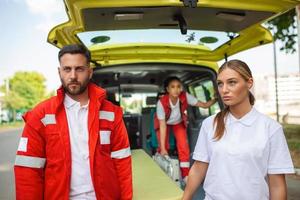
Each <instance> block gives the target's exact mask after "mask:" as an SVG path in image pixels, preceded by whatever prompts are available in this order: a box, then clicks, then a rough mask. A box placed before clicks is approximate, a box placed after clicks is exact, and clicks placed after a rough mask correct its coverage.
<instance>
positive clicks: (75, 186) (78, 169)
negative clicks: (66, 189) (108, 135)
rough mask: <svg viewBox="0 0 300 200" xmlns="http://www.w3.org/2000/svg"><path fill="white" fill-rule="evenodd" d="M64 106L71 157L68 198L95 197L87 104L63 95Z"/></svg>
mask: <svg viewBox="0 0 300 200" xmlns="http://www.w3.org/2000/svg"><path fill="white" fill-rule="evenodd" d="M64 106H65V110H66V114H67V119H68V127H69V135H70V144H71V157H72V166H71V169H72V171H71V188H70V199H71V200H72V199H80V198H81V197H85V198H84V199H96V197H95V193H94V186H93V183H92V178H91V172H90V163H89V145H88V140H89V137H88V104H87V105H84V106H80V102H77V101H75V100H73V99H72V98H70V97H69V96H68V95H65V99H64ZM88 197H89V198H88Z"/></svg>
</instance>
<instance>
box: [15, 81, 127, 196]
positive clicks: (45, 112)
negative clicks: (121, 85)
mask: <svg viewBox="0 0 300 200" xmlns="http://www.w3.org/2000/svg"><path fill="white" fill-rule="evenodd" d="M88 90H89V97H90V102H89V113H88V130H89V155H90V168H91V177H92V181H93V185H94V189H95V193H96V196H97V199H101V200H102V199H105V200H116V199H124V200H125V199H132V172H131V154H130V146H129V140H128V135H127V131H126V128H125V125H124V122H123V118H122V116H123V113H122V110H121V108H120V107H118V106H115V105H113V104H112V103H111V102H109V101H107V100H106V99H105V90H103V89H101V88H99V87H97V86H96V85H94V84H89V86H88ZM64 95H65V94H64V91H63V89H62V88H60V89H59V90H58V91H57V96H55V97H52V98H50V99H48V100H46V101H44V102H42V103H40V104H39V105H38V106H36V107H35V108H34V109H33V110H32V111H29V112H27V113H26V114H25V116H24V121H25V127H24V130H23V133H22V137H21V140H20V143H19V147H18V151H17V156H16V161H15V167H14V168H15V182H16V199H18V200H21V199H24V200H32V199H49V200H56V199H62V200H67V199H69V193H70V180H71V148H70V138H69V131H68V124H67V123H68V122H67V117H66V112H65V108H64V104H63V100H64Z"/></svg>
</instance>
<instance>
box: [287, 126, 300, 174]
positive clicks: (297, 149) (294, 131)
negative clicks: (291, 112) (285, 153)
mask: <svg viewBox="0 0 300 200" xmlns="http://www.w3.org/2000/svg"><path fill="white" fill-rule="evenodd" d="M283 129H284V133H285V136H286V139H287V143H288V145H289V149H290V152H291V156H292V159H293V163H294V166H295V167H297V168H300V125H298V124H297V125H296V124H284V125H283Z"/></svg>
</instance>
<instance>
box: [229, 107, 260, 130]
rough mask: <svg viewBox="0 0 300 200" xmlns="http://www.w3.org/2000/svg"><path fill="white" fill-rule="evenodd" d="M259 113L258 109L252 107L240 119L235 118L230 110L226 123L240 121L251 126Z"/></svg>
mask: <svg viewBox="0 0 300 200" xmlns="http://www.w3.org/2000/svg"><path fill="white" fill-rule="evenodd" d="M257 114H258V113H257V110H256V109H255V108H254V107H252V108H251V110H250V111H249V112H248V113H247V114H245V115H244V116H243V117H242V118H240V119H237V118H235V117H234V116H233V115H232V114H231V113H230V112H229V113H228V115H227V120H226V123H227V124H231V123H234V122H240V123H242V124H243V125H245V126H251V125H252V123H253V122H254V121H255V119H256V116H257Z"/></svg>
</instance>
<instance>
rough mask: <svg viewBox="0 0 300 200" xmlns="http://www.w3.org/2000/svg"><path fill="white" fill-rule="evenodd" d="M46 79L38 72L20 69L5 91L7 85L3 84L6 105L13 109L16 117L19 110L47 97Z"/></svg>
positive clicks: (29, 107)
mask: <svg viewBox="0 0 300 200" xmlns="http://www.w3.org/2000/svg"><path fill="white" fill-rule="evenodd" d="M45 81H46V79H45V78H44V76H43V75H41V74H39V73H37V72H22V71H19V72H16V73H15V74H14V76H13V77H12V78H11V79H10V80H9V89H8V91H5V89H6V87H5V85H2V86H1V90H2V91H3V92H5V96H4V97H3V103H4V107H5V108H6V109H8V110H11V112H12V113H13V116H14V119H15V116H16V111H17V110H29V109H31V108H32V107H34V106H35V105H36V104H37V103H38V102H40V101H41V100H43V99H44V98H45V97H46V95H45V94H46V86H45Z"/></svg>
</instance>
